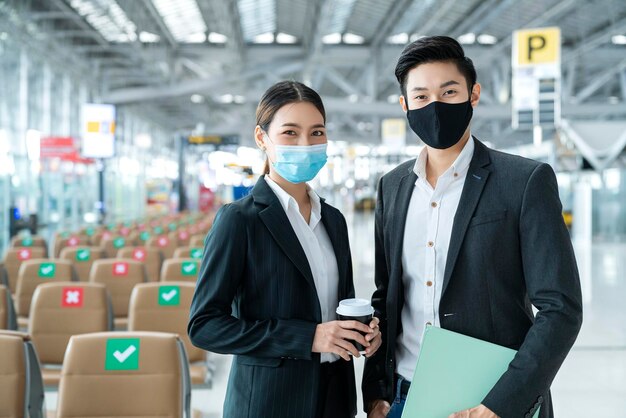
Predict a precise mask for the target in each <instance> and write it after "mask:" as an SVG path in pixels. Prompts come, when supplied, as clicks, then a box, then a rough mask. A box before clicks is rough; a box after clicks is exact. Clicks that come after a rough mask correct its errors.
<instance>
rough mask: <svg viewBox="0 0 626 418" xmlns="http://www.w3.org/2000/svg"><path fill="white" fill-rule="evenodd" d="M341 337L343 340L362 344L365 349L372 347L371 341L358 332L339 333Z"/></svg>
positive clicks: (346, 331) (344, 331)
mask: <svg viewBox="0 0 626 418" xmlns="http://www.w3.org/2000/svg"><path fill="white" fill-rule="evenodd" d="M339 336H340V337H341V338H343V339H344V340H352V341H356V342H357V343H359V344H361V345H362V346H364V347H369V345H370V343H369V341H368V340H366V339H365V337H364V336H363V334H361V333H358V332H356V331H349V330H343V331H342V332H340V333H339Z"/></svg>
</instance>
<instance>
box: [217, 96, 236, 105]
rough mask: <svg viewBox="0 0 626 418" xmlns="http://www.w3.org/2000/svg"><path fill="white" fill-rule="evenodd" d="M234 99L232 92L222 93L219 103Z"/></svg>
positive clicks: (230, 101)
mask: <svg viewBox="0 0 626 418" xmlns="http://www.w3.org/2000/svg"><path fill="white" fill-rule="evenodd" d="M234 100H235V98H234V97H233V95H232V94H224V95H222V96H221V97H220V103H225V104H229V103H232V102H233V101H234Z"/></svg>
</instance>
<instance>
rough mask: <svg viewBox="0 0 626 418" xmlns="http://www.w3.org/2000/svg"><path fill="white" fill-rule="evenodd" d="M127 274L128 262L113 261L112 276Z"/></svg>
mask: <svg viewBox="0 0 626 418" xmlns="http://www.w3.org/2000/svg"><path fill="white" fill-rule="evenodd" d="M127 274H128V263H114V264H113V275H114V276H126V275H127Z"/></svg>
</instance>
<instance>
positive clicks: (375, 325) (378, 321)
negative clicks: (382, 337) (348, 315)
mask: <svg viewBox="0 0 626 418" xmlns="http://www.w3.org/2000/svg"><path fill="white" fill-rule="evenodd" d="M378 324H380V319H378V318H376V317H374V318H372V322H370V328H376V327H377V326H378Z"/></svg>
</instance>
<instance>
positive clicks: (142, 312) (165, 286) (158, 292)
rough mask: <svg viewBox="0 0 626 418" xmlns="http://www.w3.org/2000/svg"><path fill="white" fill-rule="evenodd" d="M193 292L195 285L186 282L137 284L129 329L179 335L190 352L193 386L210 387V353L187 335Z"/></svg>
mask: <svg viewBox="0 0 626 418" xmlns="http://www.w3.org/2000/svg"><path fill="white" fill-rule="evenodd" d="M194 290H195V286H194V285H193V284H191V283H185V282H168V283H142V284H138V285H136V286H135V288H134V289H133V293H132V295H131V297H130V307H129V312H128V330H129V331H159V332H171V333H174V334H178V335H179V337H180V339H181V341H182V342H183V344H184V345H185V349H186V350H187V357H188V360H189V364H190V366H189V369H190V374H191V383H192V384H193V385H209V384H210V382H211V376H212V369H213V368H212V367H211V368H209V367H208V365H207V353H206V351H204V350H202V349H200V348H198V347H195V346H194V345H193V344H191V341H190V340H189V336H188V335H187V323H188V322H189V309H190V307H191V300H192V298H193V293H194Z"/></svg>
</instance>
